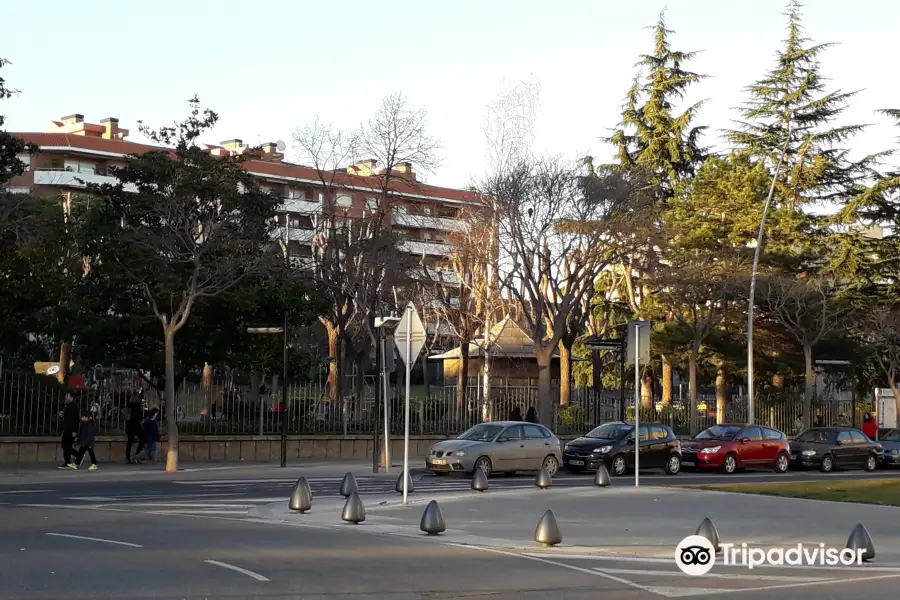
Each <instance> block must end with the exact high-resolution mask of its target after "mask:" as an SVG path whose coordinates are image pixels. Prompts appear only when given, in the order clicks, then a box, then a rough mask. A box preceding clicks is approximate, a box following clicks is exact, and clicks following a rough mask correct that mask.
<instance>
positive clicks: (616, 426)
mask: <svg viewBox="0 0 900 600" xmlns="http://www.w3.org/2000/svg"><path fill="white" fill-rule="evenodd" d="M639 428H640V431H639V434H640V449H641V454H640V460H639V464H638V466H639V467H640V468H641V469H642V470H643V469H663V470H664V471H665V472H666V473H667V474H669V475H676V474H678V472H679V471H680V470H681V443H680V442H679V441H678V438H676V437H675V432H674V431H672V428H671V427H669V426H667V425H660V424H657V423H646V424H644V423H641V424H640V426H639ZM563 465H565V467H566V469H568V470H569V471H571V472H573V473H580V472H582V471H586V470H591V471H595V470H597V469H598V468H599V467H600V465H605V466H606V468H607V469H609V472H610V473H611V474H612V475H625V473H627V472H628V471H629V470H632V471H633V470H634V424H633V423H623V422H621V421H619V422H615V423H606V424H604V425H601V426H599V427H597V428H595V429H593V430H592V431H590V432H589V433H587V434H586V435H584V436H583V437H580V438H578V439H576V440H572V441H571V442H569V443H568V444H566V447H565V450H564V451H563Z"/></svg>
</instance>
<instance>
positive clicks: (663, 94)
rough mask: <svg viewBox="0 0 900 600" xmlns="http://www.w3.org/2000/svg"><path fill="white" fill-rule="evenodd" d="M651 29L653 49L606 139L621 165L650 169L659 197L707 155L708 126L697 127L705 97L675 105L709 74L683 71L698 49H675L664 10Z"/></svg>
mask: <svg viewBox="0 0 900 600" xmlns="http://www.w3.org/2000/svg"><path fill="white" fill-rule="evenodd" d="M651 28H652V30H653V40H654V47H653V54H645V55H642V56H641V57H640V60H639V61H638V63H637V64H636V65H635V67H637V68H638V69H639V72H638V74H637V76H636V77H635V80H634V83H633V85H632V86H631V88H630V89H629V90H628V93H627V95H626V99H625V106H624V109H623V112H622V121H621V123H620V124H619V129H618V130H616V131H615V132H614V133H613V135H612V136H610V137H609V138H607V141H608V142H609V143H611V144H613V145H614V146H615V147H616V149H617V158H618V161H619V163H620V165H621V167H622V168H623V169H626V170H633V169H635V168H638V169H642V170H646V171H647V172H648V173H650V174H651V175H652V177H653V178H654V183H655V184H656V185H657V186H658V188H659V189H658V194H659V197H660V198H661V199H662V200H668V199H669V198H671V197H673V196H674V195H675V194H676V191H677V189H678V187H679V183H680V182H682V181H683V180H684V179H686V178H689V177H690V176H692V175H693V174H694V172H695V169H696V167H697V165H698V164H699V163H700V162H702V160H703V158H704V156H705V150H704V148H701V147H700V145H699V139H700V135H701V134H702V132H703V130H704V129H705V127H695V126H693V122H694V119H695V117H696V116H697V113H698V111H699V110H700V107H701V106H702V105H703V102H697V103H695V104H692V105H690V106H688V107H687V109H685V110H684V111H683V112H681V113H678V112H677V108H676V104H677V103H678V101H680V100H683V99H684V96H685V94H686V93H687V90H688V88H689V87H690V86H691V85H693V84H695V83H697V82H699V81H700V80H702V79H704V78H705V77H706V76H705V75H700V74H697V73H694V72H691V71H688V70H685V68H684V65H685V63H687V62H689V61H690V60H691V59H693V58H694V57H695V56H696V55H697V52H684V51H681V50H673V49H672V46H671V43H670V41H669V38H670V37H671V35H672V34H673V31H672V30H671V29H668V28H667V27H666V20H665V11H663V12H662V13H660V15H659V21H658V22H657V23H656V25H654V26H652V27H651Z"/></svg>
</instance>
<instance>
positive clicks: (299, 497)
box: [288, 477, 312, 514]
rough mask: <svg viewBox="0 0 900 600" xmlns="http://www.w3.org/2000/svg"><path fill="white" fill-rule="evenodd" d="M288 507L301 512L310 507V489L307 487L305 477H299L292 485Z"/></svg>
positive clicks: (307, 483)
mask: <svg viewBox="0 0 900 600" xmlns="http://www.w3.org/2000/svg"><path fill="white" fill-rule="evenodd" d="M288 508H290V509H291V510H293V511H296V512H299V513H301V514H302V513H305V512H306V511H308V510H309V509H311V508H312V490H310V489H309V482H308V481H306V477H301V478H300V479H298V480H297V483H296V485H294V490H293V491H292V492H291V500H290V502H289V503H288Z"/></svg>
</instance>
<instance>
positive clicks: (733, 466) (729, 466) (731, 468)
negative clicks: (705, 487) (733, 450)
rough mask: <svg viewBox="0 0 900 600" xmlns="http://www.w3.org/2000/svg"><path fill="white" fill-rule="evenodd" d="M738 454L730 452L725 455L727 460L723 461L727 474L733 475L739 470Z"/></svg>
mask: <svg viewBox="0 0 900 600" xmlns="http://www.w3.org/2000/svg"><path fill="white" fill-rule="evenodd" d="M737 468H738V464H737V456H735V455H734V454H729V455H728V456H726V457H725V462H723V463H722V470H723V471H725V472H726V473H727V474H729V475H732V474H734V472H735V471H737Z"/></svg>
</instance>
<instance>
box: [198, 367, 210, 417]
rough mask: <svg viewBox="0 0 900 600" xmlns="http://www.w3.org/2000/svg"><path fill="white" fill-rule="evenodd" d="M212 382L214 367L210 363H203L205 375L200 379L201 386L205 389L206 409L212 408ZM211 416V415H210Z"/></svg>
mask: <svg viewBox="0 0 900 600" xmlns="http://www.w3.org/2000/svg"><path fill="white" fill-rule="evenodd" d="M212 384H213V368H212V365H211V364H209V363H204V364H203V376H202V377H201V379H200V387H201V389H202V390H203V400H204V402H205V404H206V409H207V410H210V409H211V408H212ZM210 416H211V415H210Z"/></svg>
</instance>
